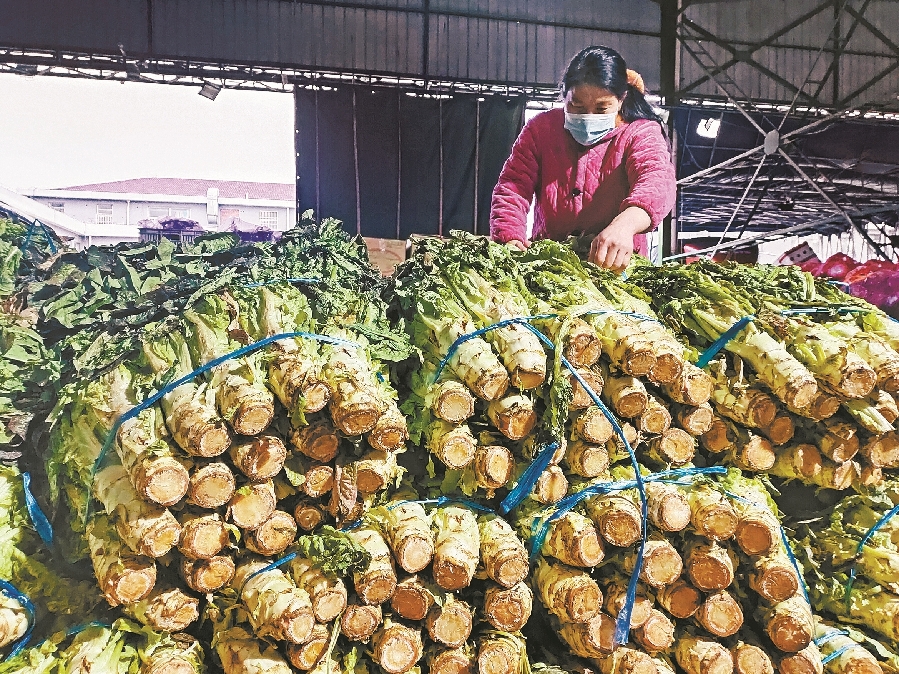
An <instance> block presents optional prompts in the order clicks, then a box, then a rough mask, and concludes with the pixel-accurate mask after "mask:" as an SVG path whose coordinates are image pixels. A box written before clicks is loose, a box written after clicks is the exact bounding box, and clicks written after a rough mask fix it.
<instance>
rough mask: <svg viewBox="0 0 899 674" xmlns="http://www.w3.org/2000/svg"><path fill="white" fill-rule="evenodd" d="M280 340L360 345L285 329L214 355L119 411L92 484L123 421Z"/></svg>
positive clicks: (100, 455) (94, 471)
mask: <svg viewBox="0 0 899 674" xmlns="http://www.w3.org/2000/svg"><path fill="white" fill-rule="evenodd" d="M282 339H312V340H315V341H317V342H324V343H326V344H336V345H338V346H346V347H350V348H361V345H359V344H357V343H356V342H351V341H349V340H347V339H340V338H339V337H331V336H329V335H317V334H314V333H311V332H284V333H281V334H278V335H272V336H271V337H266V338H265V339H260V340H259V341H258V342H253V343H252V344H247V345H246V346H242V347H240V348H239V349H235V350H234V351H231V352H230V353H226V354H225V355H223V356H219V357H218V358H213V359H212V360H211V361H209V362H208V363H206V364H205V365H202V366H200V367H198V368H197V369H196V370H194V371H193V372H190V373H189V374H186V375H184V376H183V377H181V378H180V379H177V380H175V381H173V382H172V383H171V384H168V385H167V386H164V387H163V388H161V389H160V390H159V391H157V392H156V393H154V394H153V395H151V396H150V397H149V398H147V399H146V400H144V401H143V402H142V403H140V404H138V405H135V406H134V407H132V408H131V409H130V410H128V411H127V412H125V413H124V414H122V416H120V417H119V418H118V419H117V420H116V422H115V423H114V424H113V425H112V428H111V429H110V430H109V433H107V434H106V440H105V442H104V443H103V448H102V449H101V450H100V453H99V454H98V455H97V459H96V460H95V461H94V465H93V467H92V468H91V484H93V481H94V478H95V477H96V475H97V472H98V471H99V470H100V466H102V465H103V461H104V460H105V458H106V455H107V454H108V453H109V449H110V447H112V443H113V441H114V440H115V438H116V436H117V435H118V433H119V429H120V428H121V427H122V424H124V423H125V422H126V421H129V420H131V419H134V418H135V417H137V416H138V415H139V414H140V413H141V412H143V411H144V410H146V409H149V408H150V407H152V406H153V405H155V404H156V403H157V402H159V401H160V400H161V399H162V398H163V397H164V396H165V395H166V394H168V393H171V392H172V391H174V390H175V389H176V388H178V387H179V386H182V385H184V384H187V383H188V382H191V381H193V380H194V379H196V378H197V377H199V376H200V375H201V374H204V373H206V372H209V370H212V369H213V368H216V367H218V366H219V365H221V364H222V363H226V362H228V361H229V360H233V359H235V358H240V357H242V356H246V355H247V354H249V353H252V352H254V351H258V350H259V349H261V348H262V347H264V346H268V345H269V344H271V343H273V342H277V341H280V340H282ZM91 500H92V499H91V498H90V494H88V501H87V502H88V508H87V510H86V513H85V520H87V519H88V517H89V514H90V504H91Z"/></svg>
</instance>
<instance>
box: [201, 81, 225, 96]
mask: <svg viewBox="0 0 899 674" xmlns="http://www.w3.org/2000/svg"><path fill="white" fill-rule="evenodd" d="M221 90H222V88H221V87H220V86H219V85H217V84H212V83H211V82H203V86H202V87H200V96H202V97H203V98H208V99H209V100H210V101H214V100H215V97H216V96H218V95H219V92H220V91H221Z"/></svg>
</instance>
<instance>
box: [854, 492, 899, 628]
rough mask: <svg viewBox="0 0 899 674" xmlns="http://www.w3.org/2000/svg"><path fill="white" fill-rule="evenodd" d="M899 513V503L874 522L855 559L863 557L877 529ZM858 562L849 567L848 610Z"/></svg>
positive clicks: (863, 538)
mask: <svg viewBox="0 0 899 674" xmlns="http://www.w3.org/2000/svg"><path fill="white" fill-rule="evenodd" d="M896 513H899V505H896V506H893V507H892V508H891V509H890V510H889V511H888V512H887V514H886V515H884V516H883V517H881V518H880V519H879V520H877V522H876V523H875V524H874V526H873V527H871V528H870V529H868V532H867V533H866V534H865V535H864V536H862V539H861V540H860V541H859V543H858V547H857V548H856V550H855V559H856V560H858V558H859V557H861V555H862V552H863V551H864V549H865V545H866V544H867V542H868V541H870V540H871V537H872V536H873V535H874V534H876V533H877V530H878V529H880V528H881V527H882V526H883V525H884V524H886V523H887V522H889V521H890V520H891V519H892V518H893V516H894V515H895V514H896ZM855 565H856V562H855V561H853V562H852V568H850V569H849V581H848V582H847V583H846V610H847V611H848V610H849V608H850V606H851V605H852V586H853V585H855V576H856V568H855Z"/></svg>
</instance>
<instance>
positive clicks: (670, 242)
mask: <svg viewBox="0 0 899 674" xmlns="http://www.w3.org/2000/svg"><path fill="white" fill-rule="evenodd" d="M659 8H660V12H661V31H660V38H661V49H660V52H659V57H660V62H659V75H660V82H659V83H660V85H661V86H660V91H659V93H660V94H661V95H662V100H663V102H664V105H665V106H666V107H667V108H668V109H669V111H671V110H672V108H673V107H674V106H676V105H677V88H678V85H679V84H680V82H679V81H678V79H679V77H680V59H679V50H678V48H677V22H678V20H679V18H680V12H681V0H661V2H660V3H659ZM668 137H669V138H670V139H671V161H673V162H674V164H675V167H677V163H678V162H677V132H676V130H675V128H674V114H669V116H668ZM676 210H677V207H676V206H675V212H676ZM660 229H661V231H660V232H659V235H660V237H661V246H660V249H661V253H662V256H663V257H664V256H669V255H672V254H673V253H675V252H676V251H677V218H676V217H675V215H674V214H669V215H668V216H667V217H666V218H665V220H664V221H663V222H662V226H661V228H660Z"/></svg>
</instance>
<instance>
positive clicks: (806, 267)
mask: <svg viewBox="0 0 899 674" xmlns="http://www.w3.org/2000/svg"><path fill="white" fill-rule="evenodd" d="M823 266H824V263H823V262H821V260H818V259H817V258H815V259H812V260H806V261H805V262H803V263H802V264H801V265H799V268H800V269H801V270H802V271H804V272H808V273H809V274H811V275H812V276H821V268H822V267H823Z"/></svg>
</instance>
